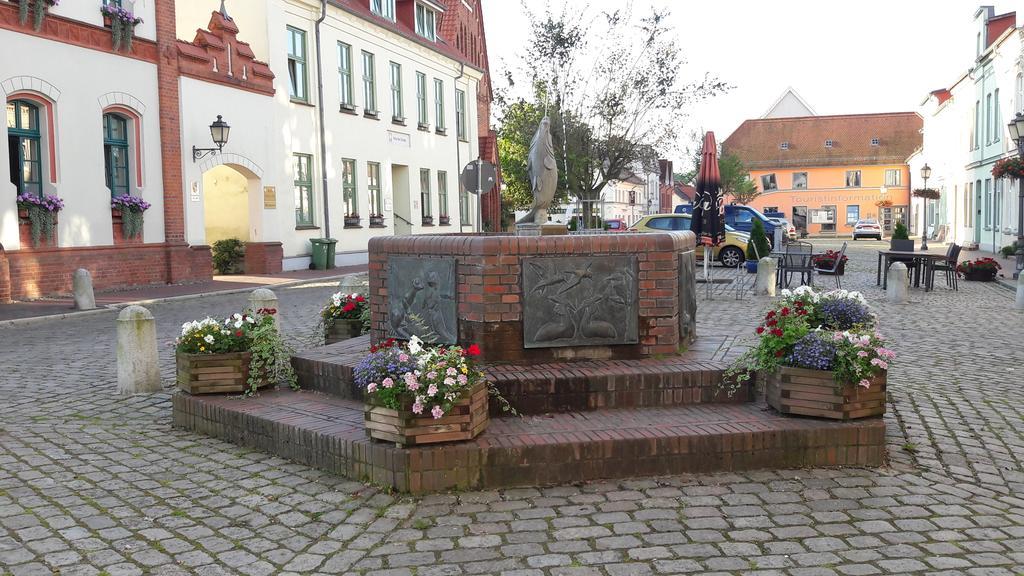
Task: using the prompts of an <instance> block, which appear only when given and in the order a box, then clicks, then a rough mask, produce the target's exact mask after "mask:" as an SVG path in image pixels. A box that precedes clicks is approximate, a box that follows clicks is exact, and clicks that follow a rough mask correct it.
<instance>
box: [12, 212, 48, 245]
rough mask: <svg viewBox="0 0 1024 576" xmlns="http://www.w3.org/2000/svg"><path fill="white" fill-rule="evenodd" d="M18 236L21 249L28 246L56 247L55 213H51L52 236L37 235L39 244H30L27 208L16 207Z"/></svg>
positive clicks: (30, 227)
mask: <svg viewBox="0 0 1024 576" xmlns="http://www.w3.org/2000/svg"><path fill="white" fill-rule="evenodd" d="M18 237H19V239H20V240H21V249H22V250H25V249H28V248H56V247H57V214H54V215H53V238H52V239H51V240H49V241H48V240H47V239H46V235H45V234H44V235H41V236H40V237H39V245H38V246H33V245H32V222H31V221H30V220H29V219H28V210H23V209H20V208H19V209H18Z"/></svg>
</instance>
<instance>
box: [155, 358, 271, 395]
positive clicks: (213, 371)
mask: <svg viewBox="0 0 1024 576" xmlns="http://www.w3.org/2000/svg"><path fill="white" fill-rule="evenodd" d="M174 357H175V360H176V362H177V365H178V388H181V389H182V390H184V391H185V392H188V393H189V394H242V393H244V392H246V391H247V390H249V361H250V360H251V359H252V355H251V354H249V353H248V352H229V353H226V354H183V353H181V352H177V353H175V355H174ZM268 384H270V382H268V381H266V380H264V381H263V382H261V383H260V384H259V385H258V386H257V388H263V387H265V386H267V385H268Z"/></svg>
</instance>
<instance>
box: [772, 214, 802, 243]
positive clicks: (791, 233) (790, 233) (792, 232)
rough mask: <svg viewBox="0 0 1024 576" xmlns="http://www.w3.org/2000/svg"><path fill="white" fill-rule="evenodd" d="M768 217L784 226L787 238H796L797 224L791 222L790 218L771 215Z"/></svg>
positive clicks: (783, 229)
mask: <svg viewBox="0 0 1024 576" xmlns="http://www.w3.org/2000/svg"><path fill="white" fill-rule="evenodd" d="M768 219H769V220H771V221H772V222H773V223H775V224H777V225H778V226H781V227H782V231H783V234H785V235H786V238H789V239H790V240H796V226H793V225H792V224H790V223H789V220H786V219H785V218H779V217H777V216H769V217H768Z"/></svg>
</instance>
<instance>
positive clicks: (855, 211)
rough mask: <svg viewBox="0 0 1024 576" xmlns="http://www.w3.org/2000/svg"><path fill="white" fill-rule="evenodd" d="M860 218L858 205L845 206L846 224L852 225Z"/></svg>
mask: <svg viewBox="0 0 1024 576" xmlns="http://www.w3.org/2000/svg"><path fill="white" fill-rule="evenodd" d="M857 220H860V206H847V207H846V225H847V226H853V225H854V224H856V223H857Z"/></svg>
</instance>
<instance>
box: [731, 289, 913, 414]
mask: <svg viewBox="0 0 1024 576" xmlns="http://www.w3.org/2000/svg"><path fill="white" fill-rule="evenodd" d="M781 295H782V298H781V299H780V300H779V302H778V303H777V304H776V305H775V306H774V307H773V308H772V309H771V310H769V311H768V313H767V315H765V317H764V320H763V321H762V322H761V324H760V325H759V326H758V327H757V329H756V333H757V343H756V344H755V345H754V346H753V347H751V348H750V349H749V350H748V351H747V352H746V353H745V354H744V355H743V356H741V357H740V358H739V359H738V360H737V361H736V363H734V364H733V366H731V367H730V368H729V370H727V376H728V378H727V379H726V381H727V382H730V383H731V384H730V388H729V392H730V393H732V392H734V391H735V389H736V388H738V387H739V386H740V385H741V384H742V383H743V382H744V381H746V380H748V379H749V378H750V376H751V375H753V374H755V373H756V374H758V375H759V377H760V378H762V379H763V382H764V388H765V399H766V401H767V403H768V405H769V406H771V407H772V408H775V409H776V410H778V411H779V412H781V413H783V414H793V415H802V416H817V417H821V418H831V419H837V420H850V419H854V418H863V417H866V416H878V415H881V414H884V413H885V401H886V396H885V386H886V374H887V370H888V369H889V365H890V363H891V362H892V360H893V358H894V357H895V353H893V352H892V351H891V350H889V349H888V348H886V347H885V340H884V339H883V338H882V336H881V335H880V334H879V333H878V332H877V331H876V330H875V323H876V320H875V316H874V315H873V314H872V313H871V310H870V308H869V307H868V305H867V302H866V301H865V300H864V297H863V296H862V295H861V294H860V293H858V292H847V291H846V290H833V291H831V292H826V293H824V294H819V293H817V292H815V291H814V289H812V288H810V287H807V286H801V287H800V288H797V289H796V290H794V291H792V292H790V291H789V290H783V291H782V293H781Z"/></svg>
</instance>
